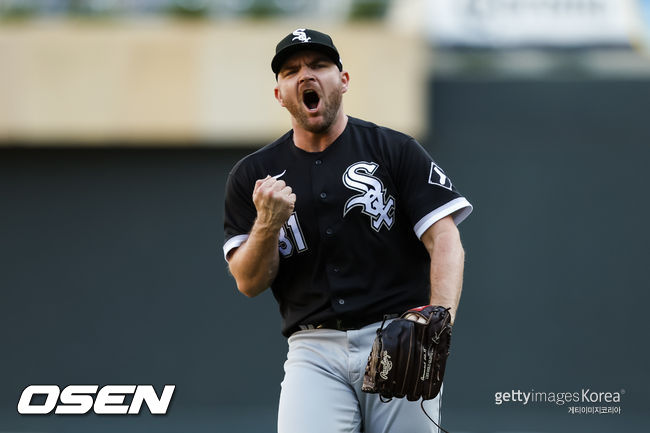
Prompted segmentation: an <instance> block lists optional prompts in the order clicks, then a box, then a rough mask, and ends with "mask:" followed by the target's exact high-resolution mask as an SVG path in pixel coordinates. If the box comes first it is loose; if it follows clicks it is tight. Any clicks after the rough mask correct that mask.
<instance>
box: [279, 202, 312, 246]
mask: <svg viewBox="0 0 650 433" xmlns="http://www.w3.org/2000/svg"><path fill="white" fill-rule="evenodd" d="M278 248H279V249H280V254H281V255H282V257H289V256H291V255H292V254H293V252H294V250H298V252H299V253H301V252H303V251H306V250H307V244H306V243H305V237H304V236H303V234H302V230H301V229H300V223H299V222H298V215H296V213H295V212H294V213H292V214H291V216H290V217H289V219H288V220H287V222H286V223H284V225H283V226H282V228H281V229H280V242H279V243H278Z"/></svg>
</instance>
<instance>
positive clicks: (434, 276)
mask: <svg viewBox="0 0 650 433" xmlns="http://www.w3.org/2000/svg"><path fill="white" fill-rule="evenodd" d="M444 224H445V225H443V226H442V227H440V228H439V229H438V230H437V231H435V232H433V233H430V234H429V238H428V239H427V240H426V241H425V235H426V233H425V235H423V241H425V245H426V247H427V250H428V251H429V255H430V257H431V271H430V280H431V299H430V302H429V303H430V304H431V305H441V306H443V307H446V308H450V313H451V317H452V321H453V319H454V318H455V316H456V311H457V310H458V304H459V302H460V295H461V291H462V287H463V270H464V264H465V252H464V250H463V246H462V244H461V241H460V234H459V233H458V229H456V227H455V225H454V226H453V227H452V226H451V225H449V222H445V223H444ZM451 224H453V221H451Z"/></svg>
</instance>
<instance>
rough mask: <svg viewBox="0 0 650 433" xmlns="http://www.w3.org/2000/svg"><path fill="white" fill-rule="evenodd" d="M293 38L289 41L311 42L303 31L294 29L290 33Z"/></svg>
mask: <svg viewBox="0 0 650 433" xmlns="http://www.w3.org/2000/svg"><path fill="white" fill-rule="evenodd" d="M292 34H293V35H294V36H295V38H293V39H291V40H292V41H295V40H296V39H298V40H299V41H300V42H309V41H311V38H310V37H309V36H307V33H305V29H296V30H294V31H293V33H292Z"/></svg>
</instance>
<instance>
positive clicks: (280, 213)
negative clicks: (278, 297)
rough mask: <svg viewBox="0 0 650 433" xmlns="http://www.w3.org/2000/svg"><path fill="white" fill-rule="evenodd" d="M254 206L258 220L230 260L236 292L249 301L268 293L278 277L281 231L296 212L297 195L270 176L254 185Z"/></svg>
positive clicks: (230, 256)
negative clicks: (251, 298) (266, 291)
mask: <svg viewBox="0 0 650 433" xmlns="http://www.w3.org/2000/svg"><path fill="white" fill-rule="evenodd" d="M253 203H254V204H255V209H256V210H257V217H256V218H255V223H254V224H253V228H252V229H251V231H250V233H249V235H248V239H246V241H245V242H244V243H243V244H241V245H240V246H239V247H238V248H236V249H234V250H232V251H231V252H230V253H229V254H228V257H227V259H228V267H229V269H230V273H231V274H232V275H233V277H235V281H236V282H237V289H239V291H240V292H242V293H243V294H244V295H246V296H248V297H253V296H257V295H259V294H260V293H262V292H263V291H264V290H266V288H267V287H269V286H270V285H271V283H272V282H273V280H274V279H275V276H276V275H277V273H278V267H279V264H280V255H279V252H278V240H279V237H280V228H281V227H282V225H283V224H284V223H285V222H286V221H287V219H288V218H289V216H291V213H292V212H293V209H294V206H295V203H296V195H295V194H293V192H292V191H291V187H289V186H287V185H286V184H285V183H284V181H282V180H277V179H274V178H272V177H271V176H267V177H266V178H265V179H259V180H258V181H256V182H255V188H254V190H253Z"/></svg>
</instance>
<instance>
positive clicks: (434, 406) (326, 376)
mask: <svg viewBox="0 0 650 433" xmlns="http://www.w3.org/2000/svg"><path fill="white" fill-rule="evenodd" d="M380 326H381V322H378V323H373V324H371V325H368V326H366V327H364V328H361V329H358V330H353V331H337V330H333V329H312V330H304V331H298V332H296V333H294V334H293V335H291V337H289V352H288V354H287V360H286V362H285V363H284V371H285V376H284V380H283V381H282V391H281V393H280V407H279V412H278V433H361V432H363V433H437V432H438V428H437V427H436V426H435V425H434V424H433V423H432V422H431V421H430V420H429V419H428V418H427V417H426V415H425V414H424V413H423V412H422V409H421V408H420V402H419V401H414V402H411V401H408V400H406V398H401V399H393V400H391V401H390V402H389V403H383V402H381V401H380V399H379V396H378V395H377V394H367V393H365V392H362V391H361V385H362V383H363V373H364V371H365V367H366V363H367V361H368V354H369V353H370V349H371V347H372V343H373V341H374V339H375V336H376V330H377V328H379V327H380ZM441 396H442V389H441V390H440V394H439V395H438V396H437V397H436V398H435V399H433V400H427V401H425V402H424V408H425V409H426V411H427V413H428V414H429V416H430V417H431V418H433V419H434V420H435V421H436V422H437V423H438V424H439V423H440V399H441Z"/></svg>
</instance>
